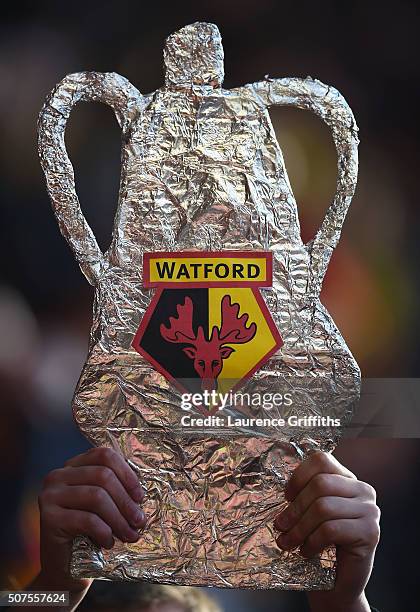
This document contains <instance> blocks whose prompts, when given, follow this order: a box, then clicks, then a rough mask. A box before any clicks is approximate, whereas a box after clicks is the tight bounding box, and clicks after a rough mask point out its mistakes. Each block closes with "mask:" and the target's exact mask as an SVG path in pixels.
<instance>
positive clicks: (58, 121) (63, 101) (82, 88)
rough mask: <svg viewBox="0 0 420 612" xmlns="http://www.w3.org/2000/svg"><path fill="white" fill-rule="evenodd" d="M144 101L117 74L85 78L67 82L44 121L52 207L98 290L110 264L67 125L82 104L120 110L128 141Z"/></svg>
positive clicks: (41, 130) (42, 148)
mask: <svg viewBox="0 0 420 612" xmlns="http://www.w3.org/2000/svg"><path fill="white" fill-rule="evenodd" d="M142 99H143V96H142V95H141V94H140V92H139V91H138V90H137V89H136V88H135V87H134V86H133V85H132V84H131V83H130V82H129V81H128V80H127V79H125V78H124V77H122V76H120V75H118V74H116V73H113V72H109V73H101V72H79V73H75V74H70V75H68V76H66V77H65V78H64V79H63V80H62V81H61V82H60V83H59V84H58V85H57V86H56V87H55V89H54V90H53V91H52V92H51V94H50V95H49V96H48V98H47V100H46V101H45V104H44V106H43V108H42V110H41V113H40V116H39V121H38V151H39V155H40V158H41V165H42V168H43V170H44V174H45V178H46V182H47V189H48V193H49V196H50V199H51V203H52V207H53V210H54V213H55V216H56V218H57V221H58V225H59V227H60V231H61V233H62V235H63V236H64V238H65V239H66V240H67V242H68V244H69V246H70V248H71V249H72V251H73V253H74V255H75V257H76V260H77V262H78V264H79V266H80V268H81V270H82V272H83V274H84V275H85V276H86V278H87V279H88V281H89V282H90V283H91V284H92V285H95V284H96V283H97V282H98V280H99V278H100V275H101V273H102V270H103V269H104V263H105V260H104V255H103V253H102V252H101V250H100V248H99V246H98V243H97V241H96V238H95V236H94V234H93V231H92V229H91V228H90V226H89V224H88V222H87V221H86V219H85V217H84V215H83V212H82V209H81V207H80V202H79V198H78V197H77V193H76V188H75V181H74V171H73V166H72V164H71V161H70V159H69V156H68V154H67V150H66V145H65V142H64V133H65V129H66V124H67V120H68V118H69V116H70V112H71V110H72V109H73V107H74V106H75V105H76V104H77V103H78V102H81V101H93V102H103V103H105V104H108V105H109V106H111V107H112V109H113V110H114V113H115V115H116V118H117V121H118V123H119V125H120V127H121V128H122V132H123V136H124V135H125V134H126V132H127V130H128V129H129V127H130V125H131V122H132V120H133V118H134V117H135V116H136V115H137V113H138V111H139V108H141V106H142Z"/></svg>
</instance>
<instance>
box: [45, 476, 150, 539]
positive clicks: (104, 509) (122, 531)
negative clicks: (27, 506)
mask: <svg viewBox="0 0 420 612" xmlns="http://www.w3.org/2000/svg"><path fill="white" fill-rule="evenodd" d="M45 495H47V496H48V500H47V501H48V502H49V503H50V504H54V505H56V506H60V507H62V508H67V509H69V510H84V511H86V512H89V513H93V514H96V515H97V516H99V517H100V518H101V519H102V520H103V521H104V522H105V523H106V524H107V525H109V527H110V528H111V529H112V532H113V533H114V534H115V535H116V537H117V538H119V539H120V540H122V541H123V542H137V540H138V539H139V534H138V532H137V531H136V530H134V529H132V527H130V525H129V524H128V522H127V521H126V519H125V518H124V517H123V516H122V514H121V513H120V511H119V510H118V508H117V506H116V505H115V503H114V501H113V500H112V498H111V497H110V495H109V494H108V493H107V491H105V489H102V488H101V487H97V486H94V485H73V486H71V487H65V486H63V487H57V488H56V489H54V488H51V489H50V490H49V491H48V492H46V493H45V494H44V501H45Z"/></svg>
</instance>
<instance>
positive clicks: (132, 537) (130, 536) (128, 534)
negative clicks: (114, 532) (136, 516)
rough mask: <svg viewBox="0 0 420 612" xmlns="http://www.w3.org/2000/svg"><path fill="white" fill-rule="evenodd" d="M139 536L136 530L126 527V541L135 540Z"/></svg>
mask: <svg viewBox="0 0 420 612" xmlns="http://www.w3.org/2000/svg"><path fill="white" fill-rule="evenodd" d="M139 537H140V536H139V534H138V533H137V531H134V530H133V529H127V531H126V532H125V541H126V542H137V540H138V539H139Z"/></svg>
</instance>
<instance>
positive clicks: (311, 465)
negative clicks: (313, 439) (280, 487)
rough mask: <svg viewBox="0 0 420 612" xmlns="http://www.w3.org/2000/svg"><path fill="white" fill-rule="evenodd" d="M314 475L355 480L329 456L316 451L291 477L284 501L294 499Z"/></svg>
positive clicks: (350, 473) (348, 471) (342, 466)
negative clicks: (332, 475)
mask: <svg viewBox="0 0 420 612" xmlns="http://www.w3.org/2000/svg"><path fill="white" fill-rule="evenodd" d="M315 474H340V475H341V476H346V477H347V478H356V476H355V475H354V474H353V473H352V472H350V470H348V469H347V468H346V467H344V465H341V463H339V462H338V461H337V459H336V458H335V457H333V456H332V455H331V454H329V453H324V452H320V451H317V452H315V453H312V454H311V455H309V457H308V458H307V459H305V461H303V462H302V463H301V464H300V465H299V466H298V467H297V468H296V469H295V471H294V472H293V474H292V475H291V477H290V480H289V482H288V483H287V485H286V489H285V497H286V499H287V500H289V501H292V500H293V499H295V497H296V496H297V495H298V494H299V493H300V491H302V489H303V488H304V487H305V486H306V485H307V484H308V482H309V481H310V480H311V478H313V477H314V476H315Z"/></svg>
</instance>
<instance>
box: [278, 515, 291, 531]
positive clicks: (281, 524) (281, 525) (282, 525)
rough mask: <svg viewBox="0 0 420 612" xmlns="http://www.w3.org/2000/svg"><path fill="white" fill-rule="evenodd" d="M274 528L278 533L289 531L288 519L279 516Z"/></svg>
mask: <svg viewBox="0 0 420 612" xmlns="http://www.w3.org/2000/svg"><path fill="white" fill-rule="evenodd" d="M274 526H275V527H276V529H278V530H279V531H287V530H288V529H289V519H288V517H287V516H283V514H280V515H279V516H278V517H277V518H276V520H275V523H274Z"/></svg>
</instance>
